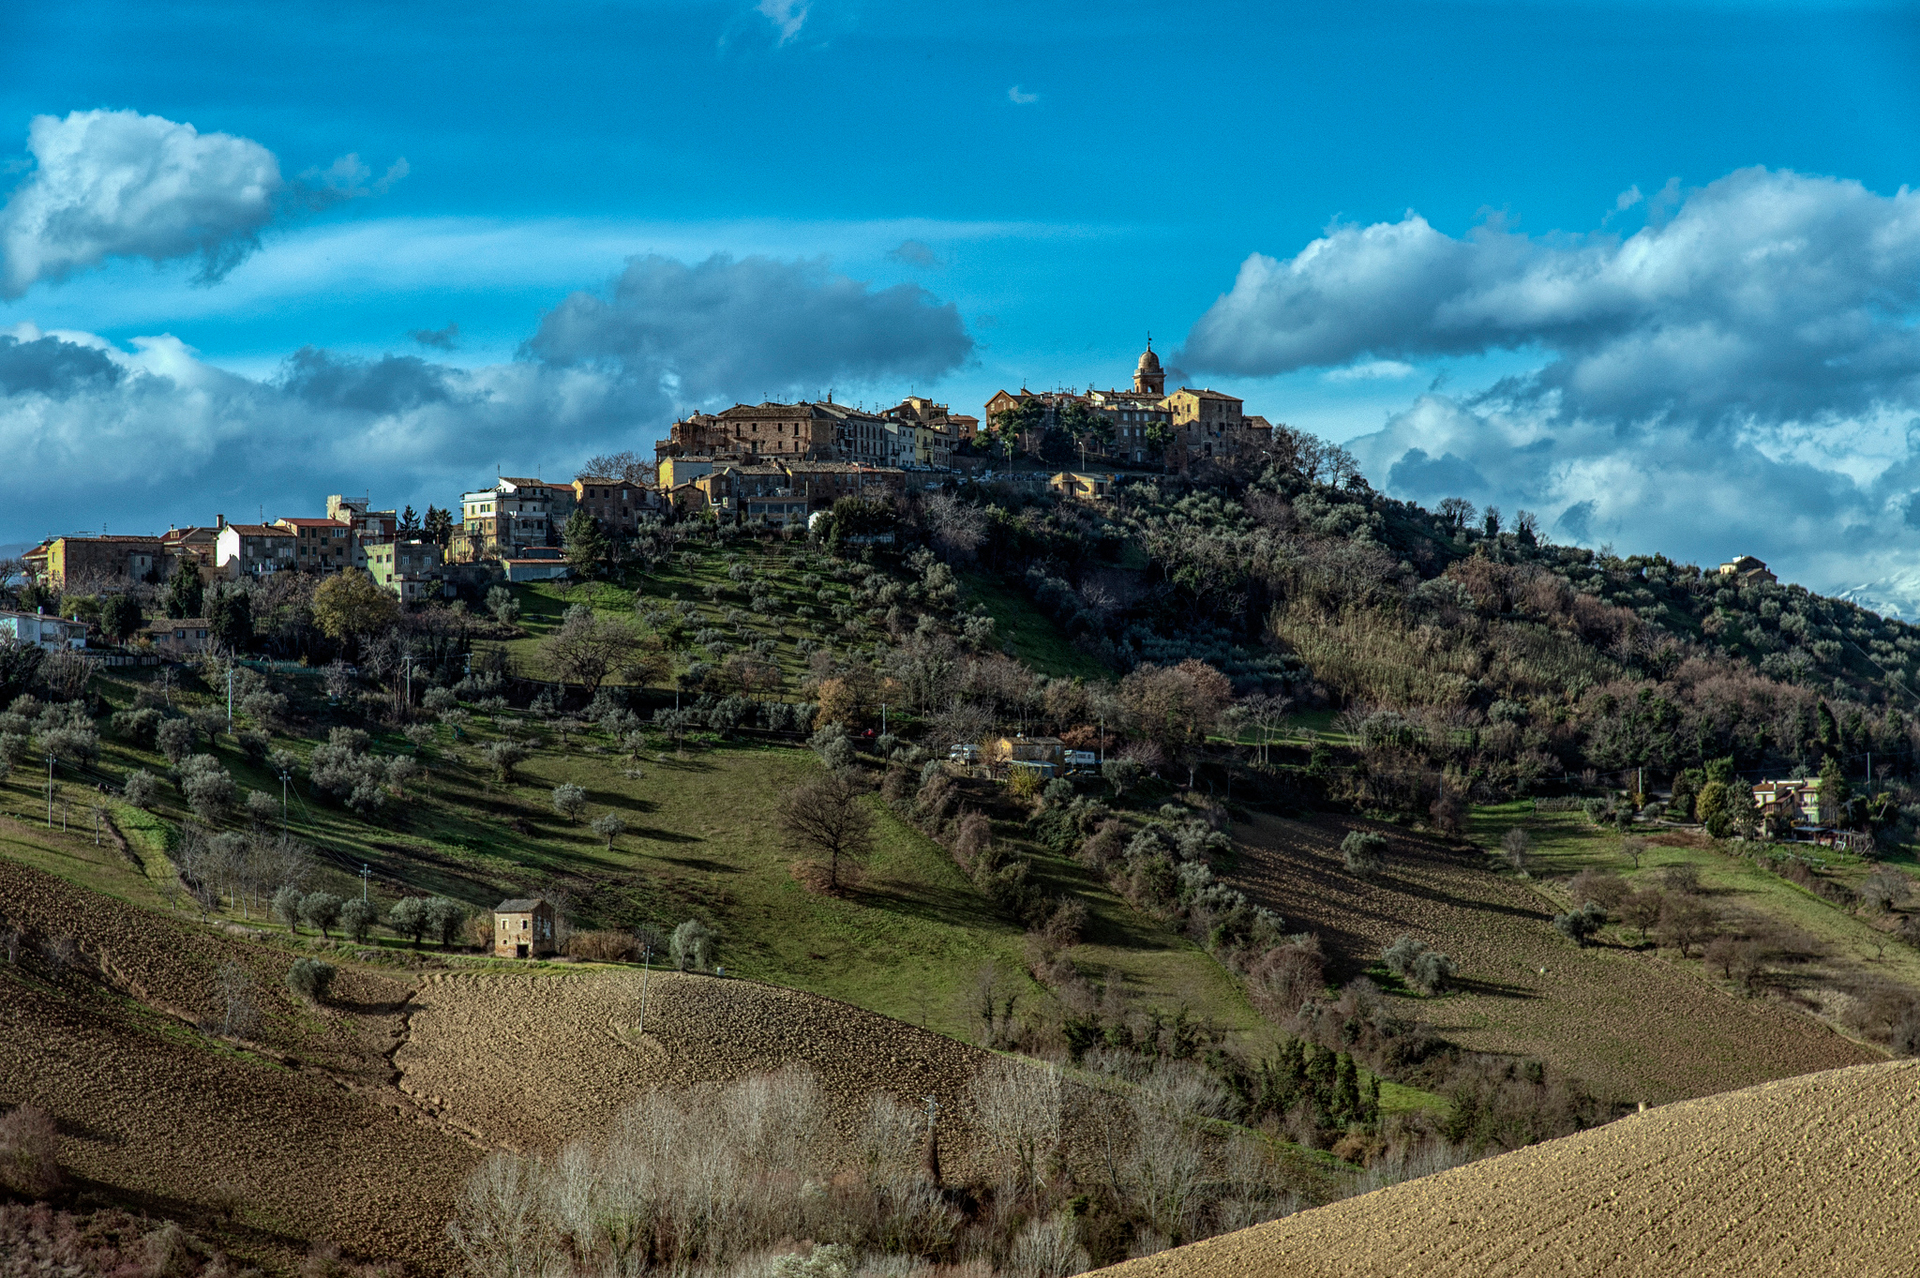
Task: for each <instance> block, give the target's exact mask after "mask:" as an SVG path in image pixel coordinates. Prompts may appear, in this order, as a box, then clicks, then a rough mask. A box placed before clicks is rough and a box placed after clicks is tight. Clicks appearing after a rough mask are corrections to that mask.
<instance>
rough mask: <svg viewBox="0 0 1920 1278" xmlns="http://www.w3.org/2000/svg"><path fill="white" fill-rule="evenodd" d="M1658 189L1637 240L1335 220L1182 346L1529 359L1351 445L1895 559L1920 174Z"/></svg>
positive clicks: (1828, 552) (1379, 362)
mask: <svg viewBox="0 0 1920 1278" xmlns="http://www.w3.org/2000/svg"><path fill="white" fill-rule="evenodd" d="M1663 194H1664V196H1665V199H1664V201H1663V200H1662V198H1661V197H1655V200H1654V201H1653V202H1652V206H1651V207H1650V208H1649V210H1648V213H1649V221H1648V224H1647V225H1646V226H1645V227H1643V228H1642V229H1640V230H1639V231H1637V232H1635V233H1633V234H1631V235H1625V236H1622V235H1618V234H1610V233H1607V232H1605V231H1600V232H1595V233H1591V234H1586V235H1562V234H1554V235H1545V236H1529V235H1527V234H1524V233H1522V232H1520V231H1517V230H1514V229H1512V228H1511V227H1509V226H1508V225H1506V224H1504V223H1503V222H1502V221H1500V220H1498V219H1494V220H1490V221H1488V222H1486V223H1485V224H1483V225H1481V226H1480V227H1478V228H1477V229H1475V230H1474V231H1473V232H1471V233H1470V234H1468V235H1465V236H1462V237H1454V236H1449V235H1446V234H1444V233H1442V232H1440V231H1438V230H1436V229H1435V228H1434V227H1432V226H1431V225H1429V224H1428V223H1427V222H1426V221H1425V220H1424V219H1422V218H1421V217H1419V216H1418V215H1416V214H1414V213H1412V212H1409V213H1408V214H1407V215H1406V216H1405V217H1404V218H1402V219H1401V220H1400V221H1398V222H1393V223H1385V222H1383V223H1376V224H1373V225H1369V226H1352V225H1342V226H1335V227H1333V228H1331V229H1330V230H1328V231H1327V232H1326V233H1325V234H1324V235H1323V236H1322V237H1321V238H1319V239H1316V240H1315V241H1313V242H1312V243H1311V244H1309V245H1308V246H1307V247H1306V248H1304V249H1302V250H1301V251H1300V252H1299V253H1297V254H1296V255H1295V256H1294V257H1292V258H1291V259H1290V260H1285V261H1282V260H1277V259H1275V258H1272V257H1268V256H1265V255H1262V254H1258V253H1256V254H1253V255H1252V256H1250V257H1248V258H1247V259H1246V261H1245V262H1244V263H1243V264H1242V265H1241V267H1240V270H1239V273H1238V277H1237V278H1236V280H1235V282H1234V285H1233V288H1232V289H1231V290H1230V291H1229V292H1228V293H1226V294H1225V295H1223V296H1222V297H1220V298H1219V299H1218V300H1217V301H1216V302H1215V303H1214V304H1213V305H1212V306H1211V307H1210V308H1209V309H1208V310H1207V312H1206V313H1205V314H1204V315H1202V317H1201V318H1200V320H1199V321H1198V322H1197V323H1196V324H1195V325H1194V327H1193V329H1192V331H1191V333H1190V334H1189V336H1188V339H1187V343H1186V347H1185V349H1184V350H1183V351H1182V352H1181V354H1180V357H1181V358H1182V359H1183V360H1184V361H1185V362H1186V363H1188V364H1189V365H1191V366H1193V367H1195V368H1197V369H1204V370H1208V371H1215V372H1223V373H1230V374H1239V375H1243V376H1266V375H1272V374H1279V373H1285V372H1290V371H1293V370H1297V369H1304V368H1331V369H1336V370H1344V369H1353V370H1356V372H1355V373H1354V375H1356V376H1368V375H1370V374H1369V373H1367V372H1366V371H1365V370H1369V369H1383V368H1385V369H1392V368H1394V367H1395V366H1405V365H1406V364H1407V362H1408V361H1420V362H1424V363H1425V364H1427V365H1428V366H1432V365H1434V364H1436V363H1438V364H1444V363H1445V361H1447V360H1450V359H1458V358H1461V357H1471V356H1482V355H1487V354H1490V353H1497V352H1517V353H1518V354H1519V355H1520V356H1521V357H1523V358H1532V357H1535V356H1537V357H1538V358H1539V361H1540V362H1539V364H1538V366H1537V367H1535V368H1533V369H1532V370H1531V371H1527V372H1523V373H1519V374H1515V375H1511V376H1507V377H1504V378H1502V379H1500V380H1498V381H1497V382H1495V383H1494V384H1493V385H1492V386H1490V387H1488V388H1486V389H1485V390H1482V391H1480V392H1478V393H1474V394H1468V395H1450V394H1444V393H1440V392H1439V391H1438V390H1437V389H1435V390H1431V391H1429V392H1428V393H1426V394H1424V395H1420V396H1419V397H1418V398H1417V399H1415V400H1414V402H1413V403H1412V404H1410V405H1409V406H1408V407H1407V408H1406V409H1404V410H1403V411H1401V412H1398V413H1396V414H1394V415H1392V416H1391V417H1390V418H1389V420H1388V421H1387V423H1386V424H1385V426H1384V427H1383V428H1382V429H1380V430H1379V431H1377V432H1375V433H1373V434H1371V435H1366V436H1362V437H1361V438H1359V439H1356V440H1353V441H1350V446H1351V447H1352V448H1353V449H1354V451H1355V452H1356V454H1358V455H1359V456H1360V457H1361V459H1362V460H1363V462H1365V463H1366V464H1367V465H1368V466H1369V473H1370V474H1371V475H1372V476H1373V477H1374V479H1375V481H1376V482H1378V483H1381V484H1382V485H1383V486H1384V487H1387V488H1388V489H1390V490H1391V491H1393V492H1395V493H1396V494H1398V495H1401V496H1405V497H1410V498H1415V499H1419V500H1423V501H1431V500H1433V499H1437V498H1440V497H1444V496H1462V497H1468V498H1472V499H1476V500H1480V501H1489V500H1491V501H1495V502H1498V503H1500V504H1502V505H1504V506H1506V507H1507V509H1509V510H1511V509H1513V508H1514V507H1515V506H1523V507H1530V508H1532V509H1534V510H1536V511H1537V512H1539V513H1540V514H1541V515H1542V516H1543V519H1544V522H1545V524H1546V526H1547V527H1548V528H1549V529H1551V530H1553V531H1555V532H1557V533H1558V534H1559V535H1560V536H1562V537H1564V538H1569V539H1572V540H1577V541H1580V542H1583V543H1587V544H1593V543H1594V542H1596V541H1600V540H1608V539H1615V540H1618V541H1620V542H1622V543H1623V549H1627V548H1631V549H1645V550H1653V549H1661V550H1666V551H1668V552H1669V553H1673V554H1676V555H1682V556H1697V557H1699V558H1701V559H1703V560H1708V559H1711V560H1717V559H1718V558H1719V557H1722V556H1730V555H1732V554H1736V553H1754V554H1759V555H1761V556H1762V557H1768V556H1778V557H1783V558H1790V559H1792V560H1793V561H1795V562H1796V563H1798V564H1801V565H1806V566H1809V567H1812V568H1814V569H1815V571H1816V572H1818V573H1820V574H1822V576H1821V578H1820V579H1819V580H1821V581H1823V582H1824V583H1825V584H1830V585H1843V584H1851V583H1852V582H1855V581H1864V580H1866V579H1868V578H1870V577H1874V576H1881V575H1886V574H1889V573H1892V572H1894V571H1896V570H1897V569H1898V567H1899V566H1901V565H1902V564H1904V563H1905V562H1907V561H1909V560H1910V559H1911V556H1912V554H1913V552H1914V551H1915V550H1916V549H1920V416H1915V414H1916V413H1920V328H1916V326H1915V322H1914V321H1915V319H1916V311H1920V195H1917V194H1915V193H1913V192H1911V191H1909V190H1907V189H1906V188H1904V187H1903V188H1901V189H1900V190H1899V191H1898V192H1896V193H1895V194H1893V195H1879V194H1876V193H1874V192H1872V191H1870V190H1868V189H1867V188H1866V187H1864V186H1863V185H1861V184H1860V183H1857V182H1851V181H1844V180H1839V179H1834V178H1827V177H1814V176H1807V175H1803V174H1799V173H1794V172H1789V171H1769V170H1766V169H1759V168H1754V169H1743V170H1740V171H1737V172H1734V173H1731V174H1729V175H1727V176H1726V177H1723V178H1721V179H1719V180H1717V181H1715V182H1712V183H1710V184H1708V185H1706V186H1704V187H1701V188H1699V189H1697V190H1694V191H1691V192H1687V193H1684V194H1682V193H1681V192H1679V190H1678V189H1677V186H1670V187H1669V189H1668V191H1667V192H1665V193H1663ZM1629 195H1630V196H1632V197H1637V196H1638V191H1637V189H1636V190H1635V191H1633V192H1630V193H1629ZM1639 203H1640V200H1639V199H1638V198H1629V197H1628V196H1623V197H1622V199H1621V201H1620V202H1619V205H1618V208H1619V209H1621V210H1624V209H1627V208H1631V207H1634V206H1635V205H1638V204H1639ZM1676 203H1677V207H1676ZM1408 371H1409V372H1411V371H1412V370H1411V368H1409V369H1408Z"/></svg>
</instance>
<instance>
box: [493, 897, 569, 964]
mask: <svg viewBox="0 0 1920 1278" xmlns="http://www.w3.org/2000/svg"><path fill="white" fill-rule="evenodd" d="M558 949H559V945H558V943H557V942H556V940H555V937H554V929H553V906H551V905H550V904H548V903H547V902H546V901H543V900H541V899H540V898H539V897H516V898H514V899H512V900H507V901H502V902H500V904H498V905H496V906H494V907H493V954H494V957H495V958H540V957H542V956H544V955H548V954H552V953H554V952H556V951H557V950H558Z"/></svg>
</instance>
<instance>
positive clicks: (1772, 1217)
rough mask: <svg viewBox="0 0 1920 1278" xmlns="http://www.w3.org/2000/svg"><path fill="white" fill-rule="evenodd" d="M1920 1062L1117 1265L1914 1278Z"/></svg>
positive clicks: (1182, 1270)
mask: <svg viewBox="0 0 1920 1278" xmlns="http://www.w3.org/2000/svg"><path fill="white" fill-rule="evenodd" d="M1917 1191H1920V1062H1916V1061H1895V1062H1882V1063H1881V1064H1878V1065H1868V1066H1861V1067H1857V1068H1853V1069H1845V1070H1835V1071H1830V1072H1826V1073H1820V1074H1814V1075H1810V1076H1807V1077H1804V1078H1791V1079H1786V1080H1783V1081H1780V1082H1776V1083H1767V1084H1764V1085H1762V1086H1759V1087H1754V1088H1749V1089H1747V1090H1744V1091H1739V1092H1733V1093H1730V1094H1727V1095H1723V1096H1713V1097H1708V1098H1706V1099H1703V1100H1693V1101H1687V1102H1684V1103H1681V1104H1676V1105H1669V1106H1665V1107H1662V1108H1659V1109H1654V1110H1649V1111H1648V1112H1647V1113H1644V1114H1636V1115H1633V1116H1630V1117H1628V1118H1623V1119H1621V1120H1619V1121H1618V1122H1615V1123H1611V1124H1609V1125H1607V1126H1605V1127H1600V1128H1596V1129H1594V1130H1592V1131H1587V1132H1581V1133H1579V1134H1578V1135H1575V1136H1567V1137H1564V1138H1562V1139H1560V1140H1555V1141H1548V1142H1546V1143H1545V1144H1542V1145H1535V1146H1533V1147H1531V1148H1529V1149H1523V1150H1520V1151H1518V1152H1516V1153H1512V1154H1507V1155H1504V1156H1502V1157H1500V1158H1493V1159H1488V1160H1487V1161H1485V1162H1480V1163H1472V1164H1469V1165H1468V1166H1465V1167H1460V1168H1456V1169H1454V1170H1453V1171H1449V1172H1443V1173H1441V1174H1440V1175H1437V1176H1430V1177H1427V1178H1426V1179H1423V1180H1417V1181H1409V1182H1407V1183H1406V1184H1402V1185H1395V1186H1393V1187H1392V1188H1389V1189H1382V1190H1379V1191H1377V1192H1375V1193H1371V1194H1367V1195H1364V1196H1362V1197H1359V1198H1350V1199H1348V1200H1346V1201H1345V1202H1340V1203H1335V1204H1332V1205H1331V1206H1327V1207H1321V1208H1317V1209H1315V1210H1312V1211H1306V1212H1302V1213H1300V1214H1298V1215H1296V1216H1291V1217H1289V1218H1287V1219H1285V1220H1280V1221H1275V1222H1273V1223H1272V1224H1267V1225H1257V1226H1255V1227H1254V1228H1252V1229H1246V1230H1241V1231H1240V1232H1238V1233H1233V1234H1226V1235H1223V1236H1221V1237H1219V1238H1213V1239H1209V1240H1207V1241H1206V1242H1201V1243H1195V1244H1194V1245H1192V1246H1190V1247H1182V1248H1179V1249H1177V1250H1174V1251H1168V1252H1162V1253H1161V1254H1159V1255H1157V1256H1152V1257H1148V1258H1146V1259H1142V1260H1134V1261H1129V1262H1128V1263H1126V1264H1124V1265H1118V1266H1115V1267H1114V1268H1112V1269H1109V1270H1105V1271H1102V1272H1105V1273H1110V1274H1114V1275H1124V1276H1125V1278H1253V1276H1254V1275H1259V1276H1260V1278H1268V1276H1269V1275H1274V1276H1279V1275H1287V1276H1293V1275H1299V1276H1300V1278H1307V1276H1309V1275H1335V1274H1338V1275H1342V1276H1343V1278H1347V1276H1351V1275H1371V1274H1381V1275H1385V1274H1396V1275H1398V1274H1406V1275H1412V1274H1472V1275H1475V1278H1509V1276H1511V1278H1520V1276H1521V1275H1528V1276H1531V1275H1538V1274H1554V1275H1559V1276H1563V1278H1585V1276H1587V1275H1591V1276H1592V1278H1656V1276H1657V1278H1675V1276H1676V1275H1687V1276H1692V1275H1698V1276H1700V1278H1719V1276H1720V1275H1727V1274H1796V1275H1814V1274H1820V1275H1828V1274H1830V1275H1835V1276H1836V1278H1838V1276H1840V1275H1845V1276H1847V1278H1895V1276H1896V1275H1901V1276H1905V1275H1911V1274H1912V1273H1914V1272H1915V1268H1916V1263H1917V1262H1916V1258H1917V1257H1920V1220H1916V1218H1915V1216H1914V1214H1913V1211H1912V1203H1913V1199H1914V1195H1915V1193H1916V1192H1917Z"/></svg>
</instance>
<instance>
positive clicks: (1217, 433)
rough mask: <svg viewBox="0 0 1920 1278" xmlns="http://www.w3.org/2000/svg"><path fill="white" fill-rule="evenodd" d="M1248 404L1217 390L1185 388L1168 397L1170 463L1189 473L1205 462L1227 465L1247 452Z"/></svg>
mask: <svg viewBox="0 0 1920 1278" xmlns="http://www.w3.org/2000/svg"><path fill="white" fill-rule="evenodd" d="M1243 403H1244V401H1242V400H1240V399H1238V398H1236V397H1235V396H1232V395H1227V394H1223V393H1222V392H1220V391H1216V390H1205V389H1202V390H1195V389H1194V388H1193V387H1190V386H1182V387H1181V388H1180V389H1179V390H1177V391H1175V392H1173V393H1172V394H1171V395H1169V396H1167V408H1168V411H1169V412H1170V414H1171V417H1172V420H1171V423H1170V424H1171V425H1172V427H1173V442H1172V443H1171V444H1170V445H1169V446H1168V448H1167V454H1168V463H1169V464H1170V465H1171V466H1172V467H1173V468H1174V469H1175V470H1186V469H1188V468H1190V467H1192V466H1194V465H1196V464H1198V463H1200V462H1203V461H1218V462H1226V461H1231V460H1233V459H1235V458H1237V457H1239V456H1240V455H1241V454H1242V453H1243V452H1245V451H1246V438H1245V421H1246V416H1245V414H1244V413H1243V412H1242V411H1241V406H1242V404H1243Z"/></svg>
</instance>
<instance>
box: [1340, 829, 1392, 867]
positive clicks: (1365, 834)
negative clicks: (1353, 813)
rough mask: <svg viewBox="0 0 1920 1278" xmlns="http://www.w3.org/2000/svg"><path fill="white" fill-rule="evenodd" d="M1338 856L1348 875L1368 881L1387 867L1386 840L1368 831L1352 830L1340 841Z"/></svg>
mask: <svg viewBox="0 0 1920 1278" xmlns="http://www.w3.org/2000/svg"><path fill="white" fill-rule="evenodd" d="M1340 855H1341V856H1342V857H1343V858H1345V860H1346V863H1347V872H1348V873H1349V874H1353V875H1356V876H1358V877H1360V878H1363V879H1370V878H1372V877H1373V876H1374V875H1376V874H1378V873H1380V872H1381V871H1382V870H1384V869H1386V867H1387V840H1386V838H1385V837H1384V836H1382V835H1378V834H1375V833H1373V832H1372V831H1370V830H1352V831H1349V832H1348V834H1347V837H1346V838H1344V839H1342V840H1340Z"/></svg>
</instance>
